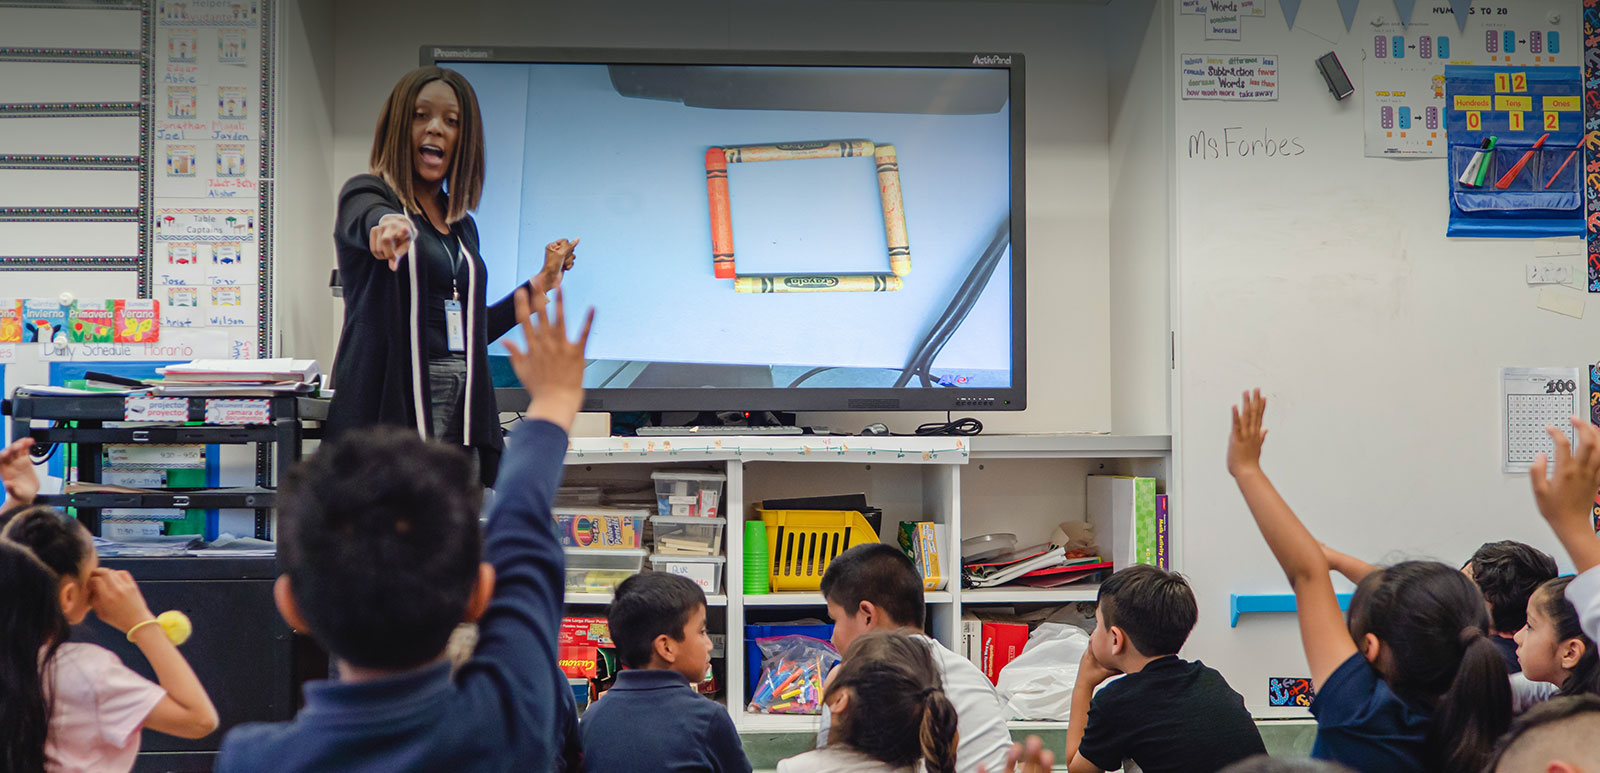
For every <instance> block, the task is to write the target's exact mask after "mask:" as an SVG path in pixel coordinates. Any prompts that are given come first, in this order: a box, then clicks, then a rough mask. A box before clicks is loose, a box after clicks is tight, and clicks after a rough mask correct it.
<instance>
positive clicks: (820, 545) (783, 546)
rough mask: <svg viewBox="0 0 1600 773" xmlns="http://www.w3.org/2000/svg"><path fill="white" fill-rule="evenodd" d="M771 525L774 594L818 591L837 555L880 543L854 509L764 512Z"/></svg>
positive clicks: (763, 517) (769, 540)
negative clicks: (859, 546)
mask: <svg viewBox="0 0 1600 773" xmlns="http://www.w3.org/2000/svg"><path fill="white" fill-rule="evenodd" d="M756 512H758V513H760V514H761V520H762V521H763V522H765V523H766V524H767V556H768V557H769V558H770V559H771V561H772V563H771V565H770V567H769V572H768V575H769V576H770V577H771V579H772V590H773V591H814V590H818V589H820V588H821V587H822V573H823V572H826V571H827V570H828V564H830V563H832V562H833V559H834V557H835V556H837V555H839V554H840V553H843V552H844V551H846V550H849V549H850V548H853V547H855V546H856V545H865V544H867V543H869V542H877V541H878V533H877V532H875V531H873V530H872V526H870V525H869V524H868V523H867V519H866V518H863V517H862V516H861V513H858V512H856V511H854V510H760V509H757V511H756Z"/></svg>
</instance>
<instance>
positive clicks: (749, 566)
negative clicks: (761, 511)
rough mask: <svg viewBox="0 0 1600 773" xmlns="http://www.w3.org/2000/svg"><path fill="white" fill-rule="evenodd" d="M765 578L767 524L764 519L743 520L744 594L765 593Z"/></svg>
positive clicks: (767, 588)
mask: <svg viewBox="0 0 1600 773" xmlns="http://www.w3.org/2000/svg"><path fill="white" fill-rule="evenodd" d="M767 579H768V577H767V524H766V523H765V522H764V521H745V524H744V592H745V594H746V595H760V594H763V593H767V592H768V590H769V587H768V584H767Z"/></svg>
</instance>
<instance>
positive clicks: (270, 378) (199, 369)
mask: <svg viewBox="0 0 1600 773" xmlns="http://www.w3.org/2000/svg"><path fill="white" fill-rule="evenodd" d="M157 372H159V373H160V374H161V375H162V378H163V380H162V381H157V382H155V389H156V394H158V395H172V396H190V395H194V396H203V395H243V396H247V397H253V396H270V395H273V394H283V393H289V394H309V393H310V392H312V391H314V390H315V389H316V383H315V382H316V380H317V378H318V375H319V374H320V372H321V371H320V369H319V368H318V366H317V361H316V360H295V359H289V358H287V357H285V358H280V359H274V360H195V361H194V362H189V363H184V364H182V365H168V366H166V367H164V368H158V369H157Z"/></svg>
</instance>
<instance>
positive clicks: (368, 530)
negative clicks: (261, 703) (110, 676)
mask: <svg viewBox="0 0 1600 773" xmlns="http://www.w3.org/2000/svg"><path fill="white" fill-rule="evenodd" d="M516 308H517V317H518V319H519V320H521V323H522V331H523V338H524V340H525V341H526V342H527V346H528V351H526V352H522V351H518V350H517V349H516V348H515V347H514V346H512V345H510V344H508V345H507V347H506V348H508V349H510V350H511V363H512V366H513V367H514V368H515V369H516V372H517V376H518V377H519V378H520V379H521V380H522V383H523V385H524V386H525V387H526V388H527V390H528V394H529V395H530V396H531V398H532V403H531V405H529V407H528V413H527V417H528V419H529V420H528V421H527V422H525V423H524V424H523V425H522V426H521V427H519V428H518V429H517V430H516V431H515V432H514V433H513V434H512V438H511V442H510V443H508V448H507V450H506V454H505V457H504V461H503V462H502V464H501V466H500V478H499V481H498V483H497V484H496V485H495V493H496V498H495V504H494V510H493V512H492V513H491V514H490V517H489V527H488V534H487V539H486V540H485V541H484V543H483V544H482V546H481V547H480V543H479V534H478V513H479V507H480V502H481V497H482V493H481V491H479V489H478V487H477V484H476V482H475V472H474V470H473V468H472V463H471V461H470V460H469V459H468V457H467V455H466V454H463V453H462V452H461V451H460V450H459V449H455V448H451V447H449V446H446V445H443V444H440V443H430V442H425V441H423V440H421V439H419V438H418V437H417V435H416V434H415V433H413V432H409V431H404V430H399V429H395V428H387V429H373V430H363V431H356V432H352V433H350V434H348V435H346V436H345V437H344V438H342V439H341V440H340V441H338V442H337V443H333V444H330V445H329V446H327V447H324V448H322V449H320V450H319V451H318V452H317V454H316V455H315V456H313V457H312V458H311V459H309V460H308V461H306V462H305V463H303V464H301V465H300V466H298V467H297V468H295V469H294V470H293V471H292V472H290V473H289V475H288V476H287V477H286V480H285V482H284V485H283V490H282V493H281V494H280V512H281V513H282V519H283V528H282V536H281V539H280V541H279V544H278V550H279V556H280V558H281V560H282V561H283V565H284V567H285V572H284V574H283V576H281V577H279V578H278V584H277V588H276V599H277V603H278V609H279V610H280V611H281V612H282V613H283V616H284V619H285V620H287V621H288V622H289V625H290V626H291V627H293V628H295V629H296V630H300V631H309V632H310V633H311V634H312V635H313V636H315V637H316V639H317V641H318V642H319V643H321V644H322V645H323V646H324V647H325V648H327V650H328V651H329V652H330V653H332V654H333V655H334V656H335V657H337V658H338V659H339V670H340V674H341V676H342V680H341V681H337V682H333V681H329V682H316V683H312V684H308V685H306V687H305V707H304V708H302V709H301V710H300V713H299V714H298V715H297V716H296V717H295V718H294V719H293V720H292V721H289V722H284V723H276V724H252V725H242V726H240V727H237V728H235V729H234V730H233V731H232V732H230V733H229V734H228V736H227V737H226V738H225V739H224V740H223V744H222V751H221V753H220V755H219V757H218V760H217V768H216V769H217V770H218V771H219V772H220V773H234V772H236V771H264V772H270V773H294V772H295V771H328V770H339V771H373V772H374V773H376V772H378V771H383V772H384V773H391V772H393V771H434V770H449V771H452V773H462V772H464V771H508V770H519V771H520V770H530V771H532V770H549V769H550V768H551V767H552V766H553V765H554V764H555V754H556V747H557V732H558V730H557V728H558V727H559V725H560V724H561V719H562V717H561V713H562V711H563V706H564V705H570V697H569V698H568V701H567V702H566V703H565V704H564V703H563V701H562V693H563V692H566V691H567V687H566V680H565V679H564V678H562V676H561V674H560V672H559V670H558V669H557V666H556V632H557V628H558V626H559V624H560V620H561V608H562V593H563V590H564V587H565V576H564V572H565V570H564V564H565V562H564V560H563V554H562V551H561V546H560V544H559V542H558V541H557V538H556V533H555V525H554V521H553V520H552V518H551V516H550V502H551V499H552V497H553V496H554V494H555V490H556V487H557V486H558V485H559V484H560V482H561V476H562V462H563V458H564V457H565V455H566V447H567V434H566V431H567V428H568V427H570V426H571V424H572V420H573V418H574V416H575V415H576V413H577V410H578V408H579V406H581V405H582V403H583V388H582V383H583V366H584V358H583V349H584V344H585V342H586V340H587V339H588V334H589V327H588V324H587V323H586V324H585V326H584V330H583V333H582V334H581V335H580V337H579V339H578V340H577V341H576V342H569V341H568V340H567V338H566V333H565V330H566V327H565V324H564V319H563V313H562V303H561V300H560V299H559V296H558V299H557V301H556V306H555V321H554V322H550V321H547V320H546V318H545V314H544V313H543V311H542V310H541V312H540V314H539V320H538V321H537V322H534V321H530V319H529V317H528V299H527V297H526V292H525V291H522V292H519V293H518V297H517V302H516ZM590 317H591V321H592V318H593V315H592V312H591V315H590ZM480 556H481V557H482V558H487V559H488V560H487V563H480ZM463 620H469V621H470V620H476V621H477V622H478V626H479V634H478V643H477V648H476V650H475V651H474V653H473V656H472V658H471V659H470V660H468V661H467V662H466V663H465V664H464V665H462V666H461V667H460V669H458V670H457V671H456V673H455V674H454V675H452V674H451V672H450V664H449V662H447V660H446V659H445V657H444V653H445V645H446V642H447V641H448V639H449V637H450V633H451V631H452V630H453V629H454V628H455V627H456V625H457V624H459V623H460V622H462V621H463Z"/></svg>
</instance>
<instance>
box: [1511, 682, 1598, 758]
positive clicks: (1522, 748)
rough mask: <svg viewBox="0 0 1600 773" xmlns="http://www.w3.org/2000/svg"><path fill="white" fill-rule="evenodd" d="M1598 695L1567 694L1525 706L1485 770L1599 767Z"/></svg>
mask: <svg viewBox="0 0 1600 773" xmlns="http://www.w3.org/2000/svg"><path fill="white" fill-rule="evenodd" d="M1597 736H1600V697H1597V696H1593V695H1570V696H1562V697H1558V698H1551V699H1550V700H1548V701H1545V702H1544V703H1541V704H1539V705H1537V706H1534V707H1533V708H1531V709H1528V710H1527V711H1526V712H1524V713H1523V714H1522V716H1520V717H1517V721H1516V722H1514V723H1512V725H1511V730H1510V731H1509V732H1507V733H1506V735H1505V737H1504V738H1502V739H1500V743H1499V745H1498V747H1497V748H1496V751H1495V758H1494V762H1493V764H1492V765H1491V766H1490V767H1489V768H1487V770H1491V771H1495V773H1523V771H1540V773H1543V771H1552V773H1555V772H1557V771H1565V772H1566V773H1572V772H1574V771H1594V770H1600V744H1597V743H1595V738H1596V737H1597Z"/></svg>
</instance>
